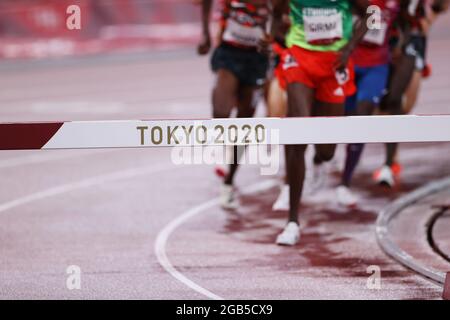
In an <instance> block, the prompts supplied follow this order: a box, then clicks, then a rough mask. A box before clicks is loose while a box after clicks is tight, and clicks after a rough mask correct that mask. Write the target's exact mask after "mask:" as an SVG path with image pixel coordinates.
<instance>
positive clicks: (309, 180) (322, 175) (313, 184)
mask: <svg viewBox="0 0 450 320" xmlns="http://www.w3.org/2000/svg"><path fill="white" fill-rule="evenodd" d="M326 181H327V170H326V166H325V164H314V165H313V166H312V171H311V175H308V176H307V177H306V179H305V183H304V184H303V190H304V194H305V195H313V194H315V193H316V192H318V191H319V190H320V189H322V188H323V187H324V186H325V183H326Z"/></svg>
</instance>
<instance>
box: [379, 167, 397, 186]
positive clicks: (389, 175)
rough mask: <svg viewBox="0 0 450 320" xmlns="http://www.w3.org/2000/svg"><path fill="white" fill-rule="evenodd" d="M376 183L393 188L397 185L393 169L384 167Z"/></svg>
mask: <svg viewBox="0 0 450 320" xmlns="http://www.w3.org/2000/svg"><path fill="white" fill-rule="evenodd" d="M375 182H376V183H378V184H381V185H385V186H388V187H390V188H392V187H393V186H394V184H395V180H394V173H393V172H392V169H391V168H390V167H389V166H386V165H385V166H383V167H382V168H381V169H380V171H378V173H377V175H376V177H375Z"/></svg>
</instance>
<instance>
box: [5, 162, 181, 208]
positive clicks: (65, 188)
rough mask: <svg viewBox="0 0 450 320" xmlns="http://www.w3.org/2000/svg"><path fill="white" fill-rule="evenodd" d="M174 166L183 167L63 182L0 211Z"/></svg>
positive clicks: (155, 167) (147, 168) (143, 169)
mask: <svg viewBox="0 0 450 320" xmlns="http://www.w3.org/2000/svg"><path fill="white" fill-rule="evenodd" d="M176 168H183V167H182V166H174V165H172V164H171V165H167V164H166V165H152V166H145V167H139V168H134V169H127V170H122V171H116V172H113V173H108V174H104V175H99V176H96V177H93V178H88V179H84V180H81V181H78V182H71V183H67V184H63V185H60V186H57V187H53V188H49V189H46V190H43V191H39V192H35V193H31V194H29V195H26V196H23V197H20V198H17V199H14V200H11V201H8V202H4V203H1V204H0V213H2V212H5V211H7V210H11V209H13V208H16V207H19V206H22V205H24V204H28V203H31V202H34V201H38V200H42V199H45V198H49V197H53V196H57V195H61V194H64V193H68V192H71V191H75V190H78V189H83V188H89V187H93V186H97V185H101V184H104V183H107V182H114V181H118V180H123V179H129V178H133V177H136V176H140V175H148V174H155V173H161V172H164V171H170V170H174V169H176Z"/></svg>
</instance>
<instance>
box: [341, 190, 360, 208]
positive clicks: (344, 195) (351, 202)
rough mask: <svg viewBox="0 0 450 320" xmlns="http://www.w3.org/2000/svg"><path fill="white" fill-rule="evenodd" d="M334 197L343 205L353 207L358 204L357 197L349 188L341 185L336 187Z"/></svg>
mask: <svg viewBox="0 0 450 320" xmlns="http://www.w3.org/2000/svg"><path fill="white" fill-rule="evenodd" d="M336 198H337V201H338V203H339V204H340V205H342V206H345V207H354V206H356V205H357V204H358V198H357V197H356V196H355V195H354V194H353V192H352V191H351V190H350V188H348V187H346V186H343V185H341V186H339V187H337V188H336Z"/></svg>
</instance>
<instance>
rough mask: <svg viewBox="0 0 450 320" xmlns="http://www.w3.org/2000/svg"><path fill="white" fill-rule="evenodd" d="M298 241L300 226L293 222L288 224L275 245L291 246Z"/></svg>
mask: <svg viewBox="0 0 450 320" xmlns="http://www.w3.org/2000/svg"><path fill="white" fill-rule="evenodd" d="M299 240H300V226H299V225H298V224H297V223H295V222H289V223H288V224H287V225H286V227H285V228H284V230H283V232H282V233H280V234H279V235H278V237H277V241H276V242H277V244H278V245H280V246H293V245H296V244H297V243H298V242H299Z"/></svg>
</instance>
